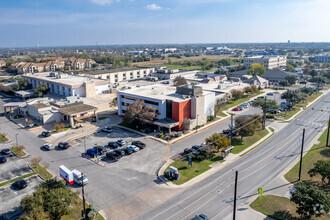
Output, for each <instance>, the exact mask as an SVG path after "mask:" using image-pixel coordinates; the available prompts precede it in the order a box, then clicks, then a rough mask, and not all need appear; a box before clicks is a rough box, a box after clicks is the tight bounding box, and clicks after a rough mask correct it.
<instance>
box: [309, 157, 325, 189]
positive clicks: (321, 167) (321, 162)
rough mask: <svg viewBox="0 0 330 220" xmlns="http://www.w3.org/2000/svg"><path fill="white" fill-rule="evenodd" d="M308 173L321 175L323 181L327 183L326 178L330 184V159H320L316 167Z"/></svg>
mask: <svg viewBox="0 0 330 220" xmlns="http://www.w3.org/2000/svg"><path fill="white" fill-rule="evenodd" d="M308 174H309V175H310V176H311V177H313V176H316V175H320V176H321V177H322V182H324V183H325V181H326V179H328V184H330V160H318V161H317V162H316V163H315V164H314V167H313V168H312V169H310V170H309V171H308Z"/></svg>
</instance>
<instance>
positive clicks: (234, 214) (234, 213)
mask: <svg viewBox="0 0 330 220" xmlns="http://www.w3.org/2000/svg"><path fill="white" fill-rule="evenodd" d="M237 176H238V171H237V170H236V177H235V192H234V212H233V220H235V219H236V196H237Z"/></svg>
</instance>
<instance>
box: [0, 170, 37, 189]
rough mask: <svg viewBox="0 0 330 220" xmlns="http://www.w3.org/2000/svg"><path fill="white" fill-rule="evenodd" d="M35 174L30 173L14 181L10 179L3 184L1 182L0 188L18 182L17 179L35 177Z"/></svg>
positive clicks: (17, 178)
mask: <svg viewBox="0 0 330 220" xmlns="http://www.w3.org/2000/svg"><path fill="white" fill-rule="evenodd" d="M35 174H36V173H35V172H32V173H28V174H25V175H23V176H19V177H16V178H14V179H11V180H8V181H5V182H2V183H0V187H2V186H5V185H7V184H10V183H13V182H15V181H16V180H19V179H25V178H28V177H30V176H33V175H35Z"/></svg>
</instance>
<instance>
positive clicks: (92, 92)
mask: <svg viewBox="0 0 330 220" xmlns="http://www.w3.org/2000/svg"><path fill="white" fill-rule="evenodd" d="M22 78H23V79H28V80H29V82H30V83H31V84H32V87H33V88H34V87H36V86H37V85H39V84H41V83H45V84H46V85H47V86H48V88H49V89H50V93H54V94H58V95H62V96H80V97H95V96H96V95H98V94H102V93H108V92H109V83H108V82H107V81H106V80H102V79H94V78H90V77H84V76H76V75H68V74H64V73H56V72H55V73H54V72H50V73H49V72H44V73H28V74H24V75H22Z"/></svg>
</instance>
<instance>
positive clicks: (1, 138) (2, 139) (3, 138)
mask: <svg viewBox="0 0 330 220" xmlns="http://www.w3.org/2000/svg"><path fill="white" fill-rule="evenodd" d="M8 141H9V140H8V138H7V137H6V135H4V134H2V133H0V143H5V142H8Z"/></svg>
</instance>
